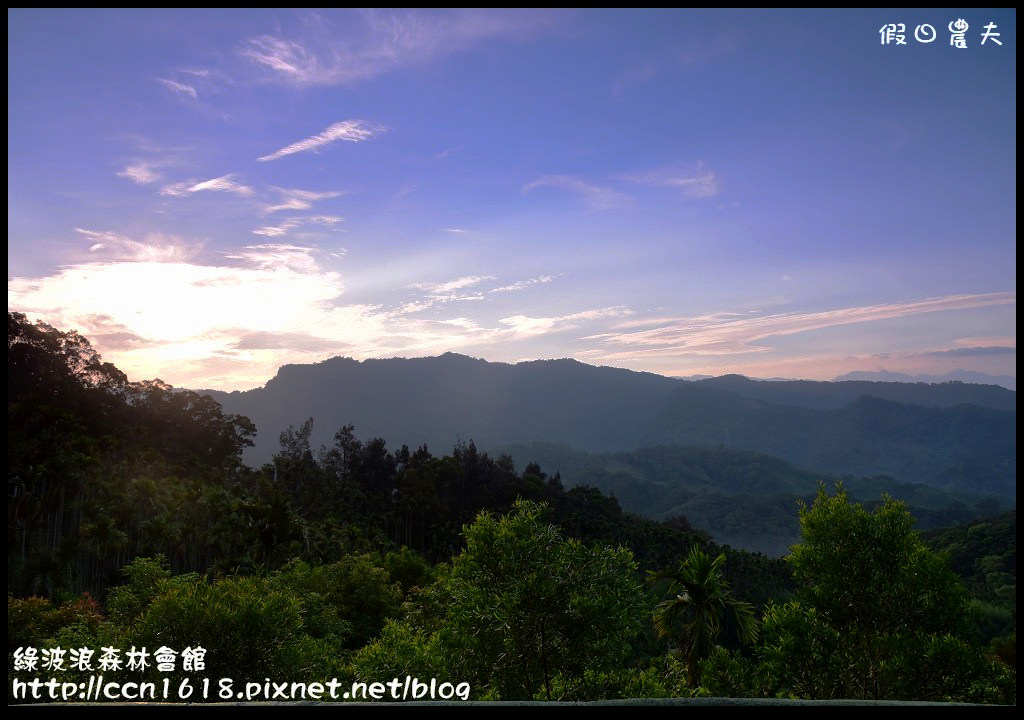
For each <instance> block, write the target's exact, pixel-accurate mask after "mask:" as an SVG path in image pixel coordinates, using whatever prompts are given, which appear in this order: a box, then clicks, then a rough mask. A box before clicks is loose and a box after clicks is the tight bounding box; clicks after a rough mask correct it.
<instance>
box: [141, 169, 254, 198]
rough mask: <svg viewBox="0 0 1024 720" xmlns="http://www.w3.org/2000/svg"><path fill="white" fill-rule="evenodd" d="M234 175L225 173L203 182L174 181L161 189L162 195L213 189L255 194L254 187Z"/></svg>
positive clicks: (179, 195)
mask: <svg viewBox="0 0 1024 720" xmlns="http://www.w3.org/2000/svg"><path fill="white" fill-rule="evenodd" d="M234 177H235V176H234V175H233V174H231V175H224V176H222V177H219V178H212V179H210V180H203V181H201V182H192V181H188V182H180V183H174V184H173V185H167V186H166V187H164V188H163V189H162V190H161V191H160V194H161V195H170V196H172V197H184V196H186V195H190V194H192V193H197V192H204V191H211V192H229V193H234V194H235V195H243V196H250V195H253V194H254V192H253V189H252V188H251V187H249V186H248V185H242V184H241V183H237V182H235V180H234Z"/></svg>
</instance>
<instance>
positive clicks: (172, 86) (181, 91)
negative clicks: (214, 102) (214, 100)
mask: <svg viewBox="0 0 1024 720" xmlns="http://www.w3.org/2000/svg"><path fill="white" fill-rule="evenodd" d="M157 82H159V83H160V84H161V85H163V86H164V87H165V88H167V89H168V90H170V91H171V92H173V93H176V94H178V95H187V96H188V97H190V98H192V99H193V100H198V99H199V93H197V92H196V89H195V88H194V87H192V86H191V85H187V84H186V83H180V82H178V81H176V80H167V79H165V78H157Z"/></svg>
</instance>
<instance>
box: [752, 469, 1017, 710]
mask: <svg viewBox="0 0 1024 720" xmlns="http://www.w3.org/2000/svg"><path fill="white" fill-rule="evenodd" d="M913 523H914V519H913V517H912V516H911V515H910V513H909V512H908V511H907V508H906V506H905V505H904V504H903V503H902V502H898V501H896V500H893V499H892V498H891V497H888V496H885V497H884V502H883V504H882V505H881V506H879V507H877V508H876V509H875V510H874V512H870V513H869V512H868V511H866V510H865V509H864V508H863V507H862V506H861V505H859V504H851V503H850V502H849V501H848V499H847V496H846V493H845V491H844V490H843V489H842V486H841V485H840V486H838V488H837V493H836V494H835V495H834V496H829V495H828V494H826V492H825V489H824V487H822V488H821V489H820V490H819V491H818V496H817V498H816V499H815V501H814V505H813V506H812V507H811V508H810V509H808V508H806V507H804V508H802V509H801V511H800V528H801V535H802V542H801V543H800V544H799V545H795V546H794V547H793V549H792V554H791V555H790V556H789V557H788V558H787V559H788V561H789V562H790V564H791V565H792V567H793V573H794V576H795V578H796V581H797V583H798V590H797V600H796V601H795V602H790V603H786V604H784V605H776V606H772V607H769V608H768V610H766V612H765V619H764V629H765V632H764V634H765V644H764V648H763V650H762V657H763V660H764V663H763V665H762V667H761V673H762V675H763V680H764V682H765V684H766V686H767V688H766V689H767V691H768V692H769V693H771V694H783V695H797V696H799V697H809V698H835V697H845V698H865V699H882V698H885V699H906V700H958V701H982V702H985V701H987V702H992V701H999V700H1000V699H1002V700H1004V701H1005V700H1006V698H1007V697H1008V694H1012V693H1013V690H1012V685H1013V683H1012V681H1009V680H1008V674H1007V673H1008V671H1006V669H1005V668H1001V667H1000V666H997V665H995V664H993V663H991V662H989V661H988V660H987V659H985V658H984V656H983V653H982V652H981V651H980V650H978V649H976V648H972V647H971V646H970V645H969V644H968V643H966V642H965V641H964V640H962V639H961V637H960V633H961V632H962V631H963V629H964V627H965V622H966V619H967V597H966V593H965V591H964V587H963V584H962V583H961V581H960V579H959V578H958V577H957V576H956V575H955V574H954V573H953V572H952V571H951V570H950V569H949V565H948V562H947V561H946V559H945V558H944V557H942V556H940V555H936V554H935V553H933V552H931V551H930V550H929V549H928V548H927V547H926V546H925V545H924V543H923V542H922V540H921V538H920V536H919V535H918V534H917V533H916V532H915V531H914V530H913Z"/></svg>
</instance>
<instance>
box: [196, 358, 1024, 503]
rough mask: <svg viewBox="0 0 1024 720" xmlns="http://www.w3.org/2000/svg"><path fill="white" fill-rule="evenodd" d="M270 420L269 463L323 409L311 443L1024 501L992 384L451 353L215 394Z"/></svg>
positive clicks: (287, 376) (1007, 413) (258, 452)
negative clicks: (624, 463)
mask: <svg viewBox="0 0 1024 720" xmlns="http://www.w3.org/2000/svg"><path fill="white" fill-rule="evenodd" d="M206 392H208V393H209V394H210V395H211V396H212V397H214V398H215V399H216V400H217V401H219V402H220V403H221V404H222V405H223V407H224V409H225V411H227V412H230V413H239V414H242V415H246V416H248V417H249V418H250V419H252V420H253V422H254V423H256V426H257V428H258V429H259V436H258V439H257V445H256V447H255V448H252V449H251V450H250V451H249V453H248V454H247V456H246V459H247V461H248V462H250V463H252V464H259V463H262V462H266V461H268V460H270V458H271V455H272V454H273V453H274V452H275V451H276V450H277V449H278V447H279V443H278V437H279V435H280V433H281V431H282V430H284V429H286V428H287V427H289V426H291V425H294V426H296V427H298V426H299V425H301V423H302V422H303V421H305V420H306V418H308V417H313V418H315V425H314V431H313V434H312V437H311V440H312V442H313V443H314V446H315V445H319V444H321V443H323V444H328V445H330V444H331V443H332V438H333V435H334V433H335V432H336V431H337V430H338V429H339V428H340V427H341V426H343V425H347V424H353V425H354V426H355V429H356V433H357V435H358V436H360V437H363V438H368V437H381V438H384V439H385V440H387V442H388V444H389V446H391V447H396V446H400V445H402V444H407V445H409V446H410V447H412V448H415V447H418V446H419V445H420V444H427V445H428V446H429V447H430V448H431V449H432V450H434V451H439V452H446V451H448V450H450V449H451V448H452V447H453V446H454V444H455V443H456V442H458V441H460V440H461V441H468V440H470V439H472V440H474V441H475V443H476V445H477V446H478V447H479V448H480V449H482V450H493V449H495V448H499V447H504V446H511V445H517V444H518V445H521V444H530V443H552V444H556V445H560V446H565V447H568V448H573V449H575V450H579V451H585V452H591V453H609V452H620V451H628V450H636V449H638V448H644V447H650V446H658V445H666V446H705V447H711V448H725V449H729V450H740V451H753V452H758V453H763V454H765V455H771V456H775V457H778V458H781V459H783V460H785V461H786V462H788V463H793V464H794V465H796V466H798V467H801V468H804V469H807V470H811V471H815V472H819V473H828V474H832V475H843V474H849V475H854V476H865V477H871V476H876V475H887V476H890V477H892V478H895V479H896V480H897V481H899V482H903V483H923V484H927V485H931V486H933V487H938V488H942V489H944V490H947V491H952V492H983V493H987V494H993V495H998V496H1000V497H1004V498H1007V497H1012V498H1015V497H1016V393H1015V392H1013V391H1011V390H1007V389H1005V388H1003V387H999V386H995V385H974V384H966V383H946V384H937V385H928V384H921V383H917V384H908V383H894V382H867V381H858V380H849V381H844V382H832V383H829V382H814V381H802V380H801V381H773V382H762V381H756V380H750V379H748V378H744V377H741V376H738V375H726V376H723V377H718V378H709V379H704V380H697V381H684V380H680V379H677V378H667V377H664V376H661V375H655V374H652V373H641V372H633V371H630V370H622V369H617V368H608V367H594V366H591V365H586V364H584V363H580V362H577V361H575V360H542V361H533V362H523V363H518V364H515V365H511V364H505V363H491V362H486V361H484V360H475V359H473V358H469V357H466V356H464V355H457V354H454V353H447V354H445V355H442V356H440V357H428V358H416V359H386V360H364V361H362V362H357V361H355V360H351V359H347V358H332V359H331V360H327V361H324V362H321V363H316V364H313V365H287V366H284V367H282V368H281V369H280V370H279V371H278V373H277V376H276V377H274V378H273V379H272V380H270V381H269V382H268V383H267V384H266V386H264V387H263V388H258V389H254V390H249V391H245V392H231V393H227V392H219V391H206Z"/></svg>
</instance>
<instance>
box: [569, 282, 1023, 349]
mask: <svg viewBox="0 0 1024 720" xmlns="http://www.w3.org/2000/svg"><path fill="white" fill-rule="evenodd" d="M1016 301H1017V294H1016V293H1015V292H999V293H986V294H980V295H947V296H944V297H935V298H926V299H923V300H913V301H908V302H901V303H890V304H885V305H868V306H861V307H850V308H842V309H839V310H827V311H822V312H797V313H780V314H774V315H741V314H737V313H719V314H712V315H702V316H697V317H687V318H677V319H675V320H673V321H671V322H670V323H668V324H663V321H659V322H658V325H659V327H654V328H651V329H648V330H638V331H631V332H608V333H601V334H598V335H592V336H589V337H588V338H586V339H588V340H595V341H598V342H600V343H602V344H606V345H611V346H619V347H625V348H628V350H625V351H621V352H609V353H604V354H602V355H601V357H602V358H603V359H623V358H629V357H638V356H643V355H654V356H681V355H737V354H746V353H763V352H768V351H769V350H770V348H769V347H768V346H767V345H766V344H765V343H764V342H762V341H764V340H766V339H767V338H771V337H778V336H783V335H793V334H796V333H803V332H809V331H812V330H822V329H825V328H831V327H837V326H842V325H850V324H854V323H867V322H876V321H879V320H890V319H893V318H901V317H908V316H912V315H919V314H923V313H931V312H942V311H947V310H964V309H968V308H980V307H988V306H992V305H1012V304H1016Z"/></svg>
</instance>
